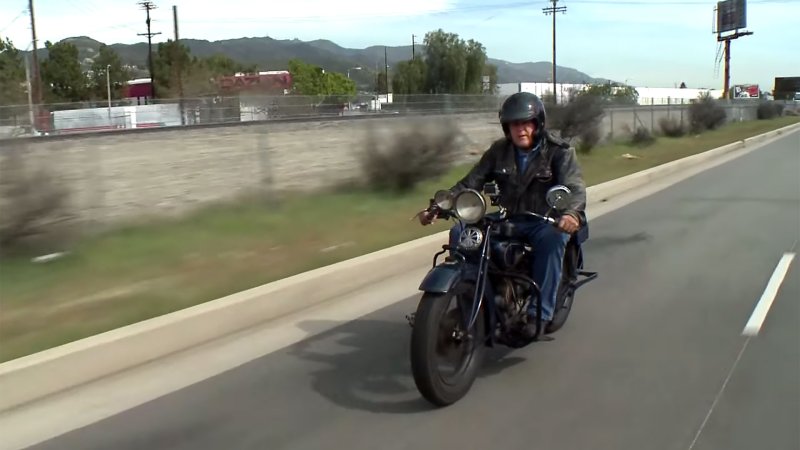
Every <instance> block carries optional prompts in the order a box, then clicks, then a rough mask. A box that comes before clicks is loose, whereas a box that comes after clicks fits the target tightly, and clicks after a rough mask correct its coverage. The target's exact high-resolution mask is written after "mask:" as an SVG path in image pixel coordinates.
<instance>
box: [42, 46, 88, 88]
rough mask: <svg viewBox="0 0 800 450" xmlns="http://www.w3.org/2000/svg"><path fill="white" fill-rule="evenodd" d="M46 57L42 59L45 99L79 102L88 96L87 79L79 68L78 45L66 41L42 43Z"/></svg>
mask: <svg viewBox="0 0 800 450" xmlns="http://www.w3.org/2000/svg"><path fill="white" fill-rule="evenodd" d="M44 46H45V48H46V49H47V53H48V56H47V59H45V60H44V61H42V63H41V66H42V85H43V90H44V98H45V101H47V102H51V103H56V102H64V101H66V102H79V101H83V100H86V99H87V98H88V80H87V78H86V75H85V74H84V73H83V71H82V70H81V64H80V61H79V60H78V47H76V46H75V45H73V44H71V43H68V42H63V41H62V42H58V43H55V44H53V43H52V42H50V41H47V42H45V43H44Z"/></svg>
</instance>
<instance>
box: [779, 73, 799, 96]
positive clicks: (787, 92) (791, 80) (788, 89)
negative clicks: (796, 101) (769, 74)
mask: <svg viewBox="0 0 800 450" xmlns="http://www.w3.org/2000/svg"><path fill="white" fill-rule="evenodd" d="M797 92H800V77H775V91H774V92H773V94H774V95H775V100H790V99H792V98H794V95H795V93H797Z"/></svg>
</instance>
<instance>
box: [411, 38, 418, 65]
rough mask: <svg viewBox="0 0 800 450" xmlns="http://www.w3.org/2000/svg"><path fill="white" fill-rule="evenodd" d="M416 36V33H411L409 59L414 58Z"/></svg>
mask: <svg viewBox="0 0 800 450" xmlns="http://www.w3.org/2000/svg"><path fill="white" fill-rule="evenodd" d="M416 38H417V36H416V35H413V34H412V35H411V60H412V61H413V60H414V58H415V56H416V48H417V42H416Z"/></svg>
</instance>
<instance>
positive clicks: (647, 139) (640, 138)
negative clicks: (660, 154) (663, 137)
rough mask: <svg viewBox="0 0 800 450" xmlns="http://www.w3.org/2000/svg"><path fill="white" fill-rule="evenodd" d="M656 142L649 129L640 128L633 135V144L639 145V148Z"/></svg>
mask: <svg viewBox="0 0 800 450" xmlns="http://www.w3.org/2000/svg"><path fill="white" fill-rule="evenodd" d="M655 141H656V138H655V136H653V133H651V132H650V130H648V129H647V128H644V127H638V128H636V132H634V133H633V134H632V135H631V144H633V145H638V146H639V147H646V146H648V145H650V144H652V143H653V142H655Z"/></svg>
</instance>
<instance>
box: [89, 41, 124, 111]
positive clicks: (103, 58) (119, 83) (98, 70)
mask: <svg viewBox="0 0 800 450" xmlns="http://www.w3.org/2000/svg"><path fill="white" fill-rule="evenodd" d="M109 65H110V66H111V67H110V70H109V68H108V66H109ZM107 70H108V73H109V74H110V80H109V81H110V82H111V98H112V99H118V98H120V96H121V93H122V88H123V86H124V85H125V82H126V81H128V80H129V79H130V77H131V74H130V71H129V70H128V69H126V68H125V67H123V65H122V61H121V60H120V58H119V55H118V54H117V52H115V51H114V50H112V49H111V47H109V46H107V45H105V44H101V45H100V51H99V53H98V54H97V57H96V58H95V59H94V62H93V63H92V70H91V73H90V74H89V95H90V96H91V98H92V99H94V100H100V99H106V98H107V97H108V88H107V80H106V71H107Z"/></svg>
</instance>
